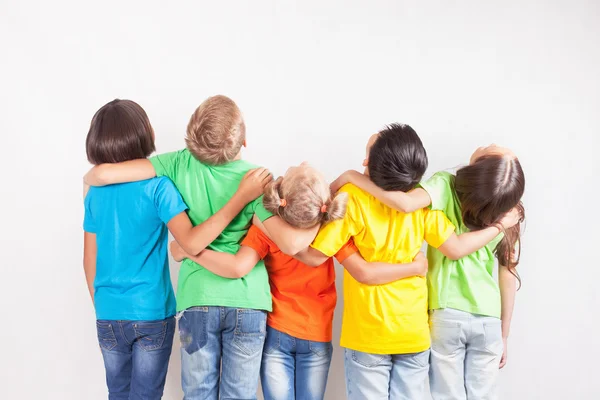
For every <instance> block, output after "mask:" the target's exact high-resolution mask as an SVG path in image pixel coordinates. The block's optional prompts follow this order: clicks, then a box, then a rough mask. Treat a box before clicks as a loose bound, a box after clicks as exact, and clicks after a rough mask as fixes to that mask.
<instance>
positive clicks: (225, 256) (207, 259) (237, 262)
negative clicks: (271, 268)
mask: <svg viewBox="0 0 600 400" xmlns="http://www.w3.org/2000/svg"><path fill="white" fill-rule="evenodd" d="M187 258H189V259H190V260H192V261H194V262H195V263H197V264H199V265H201V266H202V267H204V268H206V269H207V270H209V271H210V272H212V273H213V274H215V275H219V276H221V277H223V278H231V279H237V278H242V277H244V276H246V275H247V274H248V273H249V272H250V271H251V270H252V268H254V266H255V265H256V263H257V262H258V260H259V259H260V258H259V256H258V254H257V253H256V252H255V251H254V250H253V249H251V248H249V247H245V246H242V247H241V249H240V251H239V252H238V253H237V254H230V253H221V252H217V251H212V250H204V251H203V252H202V253H200V254H199V255H196V256H192V255H188V257H187Z"/></svg>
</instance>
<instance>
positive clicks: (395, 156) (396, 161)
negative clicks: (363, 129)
mask: <svg viewBox="0 0 600 400" xmlns="http://www.w3.org/2000/svg"><path fill="white" fill-rule="evenodd" d="M368 168H369V177H370V178H371V180H372V181H373V183H375V184H376V185H377V186H379V187H380V188H382V189H383V190H401V191H403V192H408V191H409V190H411V189H413V188H414V187H415V185H416V184H417V183H419V181H420V180H421V178H422V177H423V174H424V173H425V170H426V169H427V152H426V151H425V147H423V143H422V142H421V139H420V138H419V135H417V132H415V130H414V129H413V128H411V127H410V126H409V125H406V124H396V123H394V124H390V125H388V126H386V127H385V128H384V129H383V130H381V131H380V132H379V135H378V136H377V140H375V143H373V146H371V150H369V162H368Z"/></svg>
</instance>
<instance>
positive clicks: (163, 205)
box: [154, 178, 188, 224]
mask: <svg viewBox="0 0 600 400" xmlns="http://www.w3.org/2000/svg"><path fill="white" fill-rule="evenodd" d="M154 205H155V206H156V210H157V211H158V217H159V218H160V220H161V221H162V222H164V223H165V224H168V223H169V221H170V220H171V219H172V218H173V217H174V216H176V215H177V214H180V213H182V212H184V211H185V210H187V209H188V207H187V206H186V205H185V203H184V202H183V199H182V198H181V195H180V194H179V192H178V191H177V188H176V187H175V185H174V184H173V182H172V181H171V180H170V179H169V178H157V182H156V189H155V190H154Z"/></svg>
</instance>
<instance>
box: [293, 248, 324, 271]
mask: <svg viewBox="0 0 600 400" xmlns="http://www.w3.org/2000/svg"><path fill="white" fill-rule="evenodd" d="M294 258H295V259H296V260H298V261H300V262H301V263H303V264H306V265H308V266H309V267H318V266H319V265H321V264H323V263H324V262H325V261H327V260H328V259H329V257H327V256H326V255H325V254H323V253H321V252H320V251H319V250H317V249H313V248H312V247H307V248H305V249H303V250H302V251H299V252H298V253H297V254H296V255H294Z"/></svg>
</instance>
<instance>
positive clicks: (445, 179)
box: [420, 172, 503, 318]
mask: <svg viewBox="0 0 600 400" xmlns="http://www.w3.org/2000/svg"><path fill="white" fill-rule="evenodd" d="M420 186H421V187H422V188H423V189H425V190H426V191H427V193H429V196H430V197H431V208H432V209H433V210H440V211H443V212H444V214H446V217H448V219H449V220H450V221H451V222H452V223H453V224H454V226H455V227H456V234H457V235H460V234H461V233H464V232H468V231H469V228H467V227H466V226H465V224H464V223H463V220H462V213H461V209H460V202H459V201H458V198H457V197H456V192H455V191H454V175H452V174H450V173H448V172H438V173H436V174H435V175H434V176H432V177H431V178H430V179H428V180H427V181H425V182H422V183H421V184H420ZM502 237H503V234H502V233H501V234H499V235H498V236H496V238H494V240H492V241H491V242H490V243H489V244H488V245H487V246H485V247H483V248H482V249H480V250H478V251H476V252H475V253H473V254H470V255H468V256H466V257H463V258H461V259H460V260H456V261H454V260H450V259H449V258H447V257H445V256H444V255H443V254H442V253H441V252H440V251H439V250H438V249H435V248H433V247H431V246H429V247H428V249H427V259H428V261H429V272H428V273H427V284H428V289H429V309H430V310H435V309H439V308H454V309H456V310H461V311H466V312H470V313H473V314H480V315H486V316H491V317H497V318H500V307H501V306H500V304H501V303H500V289H499V287H498V283H497V282H496V279H494V266H495V265H496V261H495V259H494V250H495V248H496V246H497V245H498V243H499V242H500V240H502Z"/></svg>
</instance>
